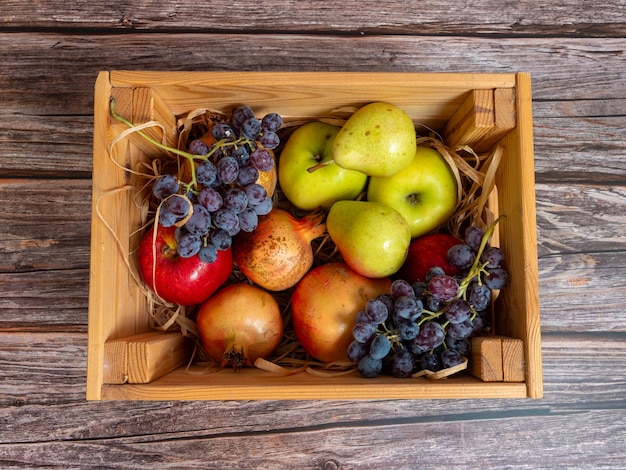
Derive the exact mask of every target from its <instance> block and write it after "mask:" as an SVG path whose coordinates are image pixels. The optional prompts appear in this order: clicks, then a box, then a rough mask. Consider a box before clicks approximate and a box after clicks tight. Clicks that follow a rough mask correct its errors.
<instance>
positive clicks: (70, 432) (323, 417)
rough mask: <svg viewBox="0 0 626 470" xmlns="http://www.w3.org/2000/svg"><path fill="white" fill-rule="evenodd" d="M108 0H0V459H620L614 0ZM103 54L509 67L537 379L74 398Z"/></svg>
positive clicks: (123, 63)
mask: <svg viewBox="0 0 626 470" xmlns="http://www.w3.org/2000/svg"><path fill="white" fill-rule="evenodd" d="M108 3H109V5H108V6H100V5H98V4H97V2H96V3H93V2H92V3H89V2H78V3H76V2H73V3H72V2H60V1H57V0H52V1H49V2H37V8H35V7H31V6H25V5H24V3H23V2H20V1H17V0H5V1H4V2H3V7H2V11H1V12H0V59H1V66H0V104H1V106H0V253H1V256H0V429H2V432H1V433H0V467H2V468H14V467H38V466H43V465H44V464H45V465H51V466H59V467H62V468H87V467H97V468H105V467H111V468H112V467H121V468H142V467H156V468H168V467H178V468H189V467H202V468H327V469H330V468H418V467H419V468H441V467H461V468H503V467H506V468H518V467H521V468H557V467H558V468H624V466H625V465H626V464H625V463H624V462H626V450H625V449H626V446H624V442H626V315H625V305H626V262H625V258H626V143H625V141H626V113H625V111H624V110H625V109H626V39H625V38H626V2H625V1H624V0H600V1H595V2H591V1H588V0H556V1H554V2H539V1H536V2H533V1H517V2H502V1H501V0H498V1H495V0H479V1H476V2H457V3H454V2H447V1H445V2H444V1H440V0H424V1H416V0H413V1H402V2H400V1H388V2H379V1H371V0H360V1H354V0H344V1H342V2H338V1H327V2H318V1H310V0H303V1H299V2H293V1H285V0H273V1H269V0H258V1H256V2H254V3H252V2H243V1H237V0H235V1H233V0H230V1H222V0H218V1H213V2H210V3H209V2H207V5H209V4H210V5H211V6H210V7H208V6H207V7H202V8H201V7H200V5H201V3H202V2H189V1H178V2H154V1H148V0H142V1H136V2H128V1H120V0H118V1H114V2H108ZM470 3H471V4H470ZM113 69H145V70H327V71H330V70H349V71H350V70H353V71H369V70H377V71H383V70H384V71H435V72H436V71H463V72H500V71H506V72H515V71H527V72H530V73H531V74H532V79H533V114H534V123H535V127H534V131H535V158H536V162H535V165H536V196H537V222H538V243H539V246H538V251H539V270H540V293H539V294H540V306H541V323H542V336H543V361H544V367H543V370H544V382H545V384H544V394H545V396H544V398H543V399H541V400H460V401H457V400H453V401H444V400H425V401H355V402H342V401H338V402H312V401H295V402H282V401H261V402H256V401H254V402H182V403H180V402H174V401H172V402H159V403H153V402H142V403H134V402H131V403H120V402H86V401H85V373H86V368H85V364H86V354H87V302H88V285H89V237H90V217H91V214H90V208H91V180H90V178H91V152H92V136H93V133H92V127H93V118H92V113H93V103H92V100H93V85H94V81H95V78H96V74H97V72H98V71H99V70H113Z"/></svg>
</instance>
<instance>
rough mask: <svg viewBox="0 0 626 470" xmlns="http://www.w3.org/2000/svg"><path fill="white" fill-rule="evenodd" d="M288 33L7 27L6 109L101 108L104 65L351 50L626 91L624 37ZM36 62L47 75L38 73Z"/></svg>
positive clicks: (592, 93)
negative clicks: (98, 83) (96, 102)
mask: <svg viewBox="0 0 626 470" xmlns="http://www.w3.org/2000/svg"><path fill="white" fill-rule="evenodd" d="M288 38H289V40H288V41H287V40H285V39H286V37H285V36H281V35H258V34H250V35H240V36H237V37H235V38H233V37H232V36H231V35H228V34H222V35H220V34H215V35H211V34H210V35H204V34H183V33H181V34H175V35H170V34H161V33H154V34H150V38H149V41H148V40H142V39H141V38H139V37H137V36H133V35H119V36H115V35H112V36H111V35H81V36H77V35H64V34H58V33H46V34H36V33H14V32H13V33H1V34H0V54H1V55H2V57H3V65H4V67H3V68H2V69H1V71H0V82H1V83H2V88H3V90H4V91H5V93H4V104H3V107H4V109H13V110H14V111H15V112H18V111H19V112H20V113H26V114H31V115H35V116H37V115H81V114H82V115H84V114H90V113H89V112H87V111H86V110H90V109H92V104H93V84H94V82H95V79H96V75H97V72H98V71H100V70H102V69H103V68H104V65H103V64H106V68H109V69H130V70H189V71H193V70H204V71H206V70H216V71H217V70H231V71H238V70H242V67H243V69H245V70H271V71H279V70H283V71H290V70H294V69H296V70H302V71H306V70H309V71H313V70H316V71H330V70H342V71H345V70H346V69H347V68H346V61H345V57H350V58H351V60H350V62H351V64H352V65H350V66H349V68H348V70H353V71H421V70H429V71H434V72H437V71H445V72H467V71H468V65H467V64H468V63H471V64H472V66H471V71H472V72H486V73H490V72H493V71H495V70H497V71H499V72H517V71H528V72H530V73H531V75H532V79H533V97H534V98H535V99H541V100H545V99H553V100H554V99H572V98H573V97H576V98H577V99H606V98H610V97H614V98H622V97H623V92H622V91H623V89H624V83H625V82H624V80H625V79H624V76H625V74H624V71H625V70H626V65H625V64H624V61H623V60H621V57H622V55H623V51H624V43H623V40H622V39H621V38H616V39H611V38H602V39H584V38H552V39H551V40H550V41H549V42H548V43H546V41H545V40H543V39H538V38H499V39H498V40H497V41H493V40H492V39H491V38H481V37H474V38H464V37H456V36H448V35H446V36H445V37H440V38H437V37H428V36H419V37H411V36H380V35H375V36H364V37H362V38H359V39H358V44H359V47H356V48H355V47H354V41H355V38H351V37H344V36H323V35H312V36H306V35H294V36H289V37H288ZM260 43H262V44H264V47H263V48H259V47H258V44H260ZM103 45H106V47H104V46H103ZM207 45H209V46H207ZM277 50H280V54H277V53H276V51H277ZM538 50H541V51H542V55H541V56H540V59H541V60H540V59H538V57H537V51H538ZM25 57H28V58H29V60H27V61H26V60H24V58H25ZM233 57H237V60H236V61H234V60H233ZM442 57H445V58H446V60H445V61H442V60H441V58H442ZM544 57H545V59H543V58H544ZM207 64H209V65H207ZM33 69H41V70H46V72H47V73H45V74H44V73H42V74H40V75H37V76H33V74H32V70H33ZM8 71H10V73H9V72H8ZM50 76H53V77H55V80H50V79H49V77H50Z"/></svg>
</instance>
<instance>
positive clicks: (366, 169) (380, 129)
mask: <svg viewBox="0 0 626 470" xmlns="http://www.w3.org/2000/svg"><path fill="white" fill-rule="evenodd" d="M416 142H417V139H416V134H415V126H414V124H413V121H412V120H411V118H410V117H409V115H408V114H407V113H406V112H404V111H403V110H402V109H400V108H398V107H397V106H395V105H393V104H390V103H384V102H374V103H370V104H367V105H365V106H363V107H361V108H359V109H358V110H357V111H355V112H354V114H352V115H351V116H350V117H349V118H348V120H347V121H346V122H345V124H344V125H343V126H342V127H341V130H340V131H339V133H338V134H337V136H336V137H335V140H334V142H333V147H332V153H333V160H334V162H335V163H336V164H337V165H339V166H340V167H342V168H346V169H349V170H356V171H360V172H362V173H365V174H367V175H370V176H380V177H388V176H391V175H393V174H395V173H397V172H398V171H400V170H402V169H403V168H405V167H406V166H407V165H408V164H409V163H411V161H412V160H413V157H414V156H415V147H416V145H417V143H416Z"/></svg>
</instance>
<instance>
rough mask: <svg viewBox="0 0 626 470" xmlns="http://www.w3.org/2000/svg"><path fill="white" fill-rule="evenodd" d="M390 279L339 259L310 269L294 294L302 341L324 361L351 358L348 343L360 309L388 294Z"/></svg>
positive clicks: (295, 321)
mask: <svg viewBox="0 0 626 470" xmlns="http://www.w3.org/2000/svg"><path fill="white" fill-rule="evenodd" d="M390 288H391V280H390V279H389V278H380V279H372V278H369V277H365V276H362V275H360V274H358V273H357V272H356V271H353V270H352V269H351V268H350V267H348V265H347V264H346V263H343V262H336V263H328V264H323V265H321V266H318V267H316V268H313V269H312V270H310V271H309V272H308V273H307V274H306V275H305V276H304V277H303V278H302V279H301V280H300V282H299V283H298V285H297V286H296V289H295V290H294V293H293V296H292V297H291V313H292V320H293V326H294V330H295V333H296V337H297V338H298V341H299V342H300V344H301V345H302V347H303V348H304V349H305V350H306V351H307V352H308V353H309V354H310V355H311V356H313V357H314V358H316V359H318V360H319V361H322V362H333V361H349V360H350V359H348V352H347V351H348V346H349V344H350V342H351V341H352V327H353V326H354V323H355V322H354V319H355V317H356V314H357V313H358V312H359V310H363V309H364V308H365V304H366V302H367V301H368V300H369V299H370V298H373V297H376V296H377V295H379V294H384V293H388V292H389V289H390Z"/></svg>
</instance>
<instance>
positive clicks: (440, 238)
mask: <svg viewBox="0 0 626 470" xmlns="http://www.w3.org/2000/svg"><path fill="white" fill-rule="evenodd" d="M459 243H463V242H462V241H461V240H459V239H458V238H456V237H453V236H452V235H448V234H445V233H434V234H430V235H425V236H423V237H419V238H416V239H415V240H413V241H412V242H411V244H410V245H409V253H408V254H407V257H406V261H405V262H404V265H403V266H402V268H401V269H400V271H399V276H400V277H401V278H402V279H405V280H406V281H409V282H410V283H413V282H415V281H425V280H426V274H427V273H428V270H429V269H430V268H432V267H433V266H438V267H440V268H441V269H443V270H444V271H445V273H446V274H448V275H450V276H454V275H456V274H459V273H460V271H459V270H458V268H456V267H454V266H452V265H451V264H450V263H448V261H447V259H446V253H447V252H448V250H449V249H450V247H452V246H454V245H458V244H459Z"/></svg>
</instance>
